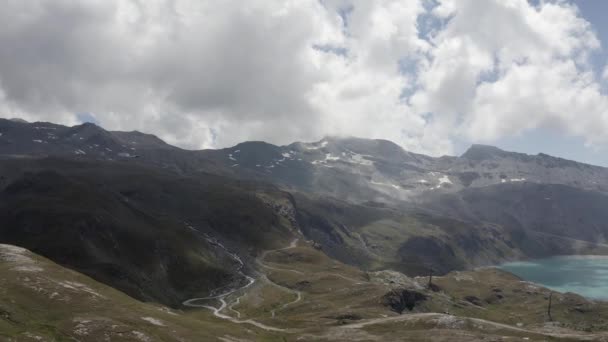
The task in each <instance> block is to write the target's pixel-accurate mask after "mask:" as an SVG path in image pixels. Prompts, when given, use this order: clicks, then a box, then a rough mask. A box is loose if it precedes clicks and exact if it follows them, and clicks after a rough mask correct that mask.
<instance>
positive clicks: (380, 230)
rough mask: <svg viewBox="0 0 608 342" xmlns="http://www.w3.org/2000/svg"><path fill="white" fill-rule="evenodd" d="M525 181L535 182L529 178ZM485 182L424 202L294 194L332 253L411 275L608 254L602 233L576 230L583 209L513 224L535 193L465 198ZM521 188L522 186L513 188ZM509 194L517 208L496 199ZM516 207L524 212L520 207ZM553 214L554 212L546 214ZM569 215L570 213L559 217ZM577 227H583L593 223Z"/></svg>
mask: <svg viewBox="0 0 608 342" xmlns="http://www.w3.org/2000/svg"><path fill="white" fill-rule="evenodd" d="M519 186H520V187H521V188H526V189H528V187H527V186H526V185H524V184H520V185H519ZM499 187H500V186H499ZM501 187H506V185H503V186H501ZM486 189H490V188H479V189H477V188H475V189H469V190H468V191H466V192H459V193H455V194H445V195H441V196H439V195H438V196H437V199H434V200H433V201H429V202H425V204H424V205H423V206H401V207H396V208H395V207H390V206H379V205H378V204H373V203H369V204H353V203H349V202H345V201H339V200H335V199H332V198H310V197H308V196H306V195H303V194H297V195H296V196H295V201H296V205H297V210H298V211H297V213H298V222H299V226H300V228H301V230H302V232H303V233H304V234H305V235H306V236H307V237H309V238H310V239H313V240H314V241H316V242H317V243H318V244H319V245H320V246H321V248H322V249H323V250H324V251H326V253H327V254H329V255H330V256H332V257H334V258H336V259H338V260H341V261H342V262H345V263H348V264H352V265H357V266H358V267H361V268H363V269H366V270H381V269H387V268H388V269H393V270H398V271H400V272H403V273H406V274H410V275H422V274H428V273H429V271H430V270H433V272H434V273H440V274H444V273H447V272H449V271H452V270H462V269H471V268H473V267H478V266H488V265H495V264H497V263H500V262H502V261H505V260H513V259H525V258H530V257H538V256H547V255H556V254H603V255H607V254H608V245H605V244H603V243H602V242H601V241H600V240H597V239H596V240H594V239H589V240H587V241H583V239H582V238H581V237H580V236H579V235H578V234H577V227H578V225H576V222H579V224H587V223H589V224H590V223H591V221H590V219H586V221H578V219H576V218H578V217H581V216H578V215H579V214H578V213H577V212H576V211H568V210H565V208H559V207H555V208H552V207H547V208H545V209H544V210H541V209H539V210H538V212H536V213H535V216H533V217H530V218H529V219H530V220H531V221H532V222H531V221H530V220H529V221H522V224H524V225H522V224H518V225H514V224H513V221H512V220H508V219H505V218H511V216H510V215H518V214H519V215H521V216H524V215H525V213H527V212H528V210H526V208H529V210H532V211H533V210H534V209H535V207H533V206H531V207H527V205H530V203H535V200H537V199H536V198H529V199H528V200H526V201H518V199H519V197H513V196H512V197H511V199H508V198H509V196H508V192H507V193H506V194H505V196H499V194H498V193H493V194H489V195H488V196H487V197H486V198H484V197H478V196H475V195H472V200H474V203H477V204H478V205H479V206H477V207H476V206H475V205H474V203H471V202H469V198H468V197H466V198H465V199H462V198H461V197H460V196H464V195H463V194H469V193H471V194H476V193H477V192H479V191H484V190H486ZM576 191H578V192H579V195H580V196H583V197H582V198H586V200H587V201H594V200H595V199H594V198H590V197H588V192H585V191H581V190H576ZM503 193H504V191H501V192H500V194H503ZM514 194H518V192H517V191H514ZM525 194H526V192H525V191H522V192H521V195H520V196H523V197H525V196H526V195H525ZM596 195H599V196H604V195H601V194H596ZM604 197H605V196H604ZM579 199H580V198H572V199H571V200H572V201H577V200H579ZM509 200H512V202H511V206H510V207H506V208H505V207H502V206H500V205H497V204H496V203H505V202H507V201H509ZM542 201H545V200H544V199H543V200H542ZM602 203H603V202H601V201H598V202H597V203H596V204H595V205H594V206H592V207H591V208H589V210H588V213H589V214H590V215H595V213H594V210H599V209H600V208H601V207H602ZM580 206H584V204H582V203H581V204H580ZM517 207H519V208H520V209H522V210H523V211H522V212H517V211H516V210H515V209H516V208H517ZM503 208H505V209H504V210H503ZM473 210H476V211H475V214H470V215H467V214H466V213H469V212H471V211H473ZM558 211H561V214H560V215H557V212H558ZM584 214H585V212H582V215H584ZM492 215H494V216H492ZM546 215H553V216H554V217H553V218H551V219H545V218H544V217H545V216H546ZM604 215H605V214H603V213H602V214H597V215H595V217H597V218H598V221H597V222H593V224H590V226H589V228H588V229H589V231H595V229H596V228H597V227H599V226H598V225H601V227H603V226H604V225H605V224H604V223H603V222H602V223H601V224H600V223H599V222H600V221H601V220H602V217H603V216H604ZM566 216H568V217H569V220H566V221H564V222H561V223H560V220H561V218H563V217H566ZM545 222H546V224H545ZM535 224H544V226H543V227H544V229H545V231H543V230H538V231H535V230H533V229H532V228H530V227H536V226H535ZM569 224H570V225H569ZM525 225H527V226H525ZM559 227H565V228H569V229H570V232H569V233H568V232H566V231H561V230H560V229H559ZM578 229H579V230H580V231H583V232H584V231H585V229H586V228H580V227H579V228H578ZM550 232H552V233H550ZM547 233H550V234H547Z"/></svg>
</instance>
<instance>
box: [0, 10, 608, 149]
mask: <svg viewBox="0 0 608 342" xmlns="http://www.w3.org/2000/svg"><path fill="white" fill-rule="evenodd" d="M423 20H431V21H432V22H435V23H436V25H435V26H434V27H433V28H432V30H429V31H428V32H421V31H422V30H423V28H422V27H421V21H423ZM0 47H1V48H0V116H4V117H11V116H20V117H24V118H26V119H28V120H51V121H58V122H62V123H67V124H74V123H75V122H76V113H79V112H92V113H94V114H95V117H96V118H97V119H98V120H99V121H100V122H101V124H102V125H103V126H105V127H107V128H109V129H122V130H132V129H138V130H142V131H147V132H153V133H155V134H158V135H159V136H160V137H162V138H164V139H166V140H167V141H169V142H171V143H175V144H179V145H181V146H184V147H190V148H201V147H221V146H227V145H231V144H235V143H237V142H240V141H242V140H248V139H256V140H268V141H271V142H274V143H288V142H291V141H293V140H314V139H318V138H320V137H321V136H323V135H336V134H338V135H356V136H362V137H375V138H387V139H391V140H394V141H395V142H397V143H400V144H401V145H403V146H404V147H405V148H407V149H411V150H415V151H419V152H426V153H432V154H442V153H450V152H452V149H453V146H452V141H453V140H454V139H460V140H462V139H464V140H468V141H476V140H484V141H492V140H495V139H498V138H500V137H504V136H508V135H512V134H519V133H521V132H524V131H526V130H528V129H532V128H536V127H545V126H546V127H553V128H554V129H560V130H563V131H565V132H567V133H569V134H573V135H580V136H584V137H585V138H587V139H588V141H589V142H590V143H594V144H602V143H605V142H606V141H604V139H605V138H603V137H602V132H603V131H605V130H606V129H607V128H608V122H607V120H606V118H605V116H606V115H605V114H604V113H606V109H607V106H608V105H607V103H606V101H607V100H606V97H605V95H604V94H603V93H602V92H601V87H600V85H599V83H598V82H600V81H599V80H596V77H595V76H594V75H593V74H592V72H591V70H590V67H589V65H588V63H587V57H588V55H589V54H590V52H592V51H594V50H596V49H598V48H599V41H598V40H597V38H596V37H595V35H594V34H593V31H592V29H591V27H590V26H589V24H588V23H587V22H586V21H585V20H583V19H582V18H581V17H580V14H579V13H578V11H577V9H576V8H575V7H573V6H571V5H569V4H568V3H566V2H563V1H559V2H542V3H541V4H540V5H538V6H532V5H530V4H528V2H526V1H525V0H505V1H498V0H493V1H491V0H488V1H474V0H442V1H439V2H438V5H437V6H433V2H431V1H430V0H408V1H403V0H365V1H364V0H321V1H317V0H288V1H284V0H265V1H262V0H252V1H246V2H243V1H236V0H226V1H214V0H151V1H145V2H141V1H135V0H131V1H117V0H116V1H114V0H103V1H102V0H89V1H82V2H73V1H68V0H56V1H43V0H31V1H8V2H6V3H5V4H3V6H1V7H0ZM429 113H430V114H429Z"/></svg>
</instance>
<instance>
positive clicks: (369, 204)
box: [0, 119, 608, 341]
mask: <svg viewBox="0 0 608 342" xmlns="http://www.w3.org/2000/svg"><path fill="white" fill-rule="evenodd" d="M606 189H608V169H605V168H602V167H598V166H592V165H587V164H582V163H577V162H574V161H569V160H564V159H561V158H556V157H551V156H548V155H545V154H539V155H527V154H521V153H514V152H508V151H503V150H501V149H499V148H496V147H492V146H485V145H473V146H471V148H470V149H469V150H467V151H466V152H465V153H464V154H463V155H462V156H443V157H439V158H437V157H430V156H425V155H422V154H417V153H412V152H408V151H405V150H403V149H402V148H401V147H400V146H398V145H396V144H394V143H392V142H390V141H386V140H378V139H376V140H374V139H360V138H354V137H325V138H323V139H322V140H320V141H318V142H312V143H304V142H295V143H293V144H290V145H286V146H276V145H272V144H269V143H266V142H243V143H240V144H238V145H236V146H233V147H230V148H224V149H219V150H199V151H190V150H183V149H180V148H177V147H174V146H171V145H169V144H166V143H165V142H163V141H162V140H161V139H159V138H158V137H155V136H153V135H149V134H145V133H140V132H114V131H107V130H104V129H103V128H101V127H99V126H97V125H94V124H82V125H77V126H74V127H66V126H61V125H56V124H52V123H40V122H36V123H27V122H22V121H15V120H4V119H0V222H2V225H0V244H3V245H0V272H3V273H1V274H0V275H1V277H0V284H1V285H2V286H1V287H0V288H2V291H4V292H3V294H4V296H3V298H9V299H6V300H0V330H3V331H4V330H6V331H8V332H9V333H8V334H5V335H2V334H3V333H4V332H3V331H0V337H7V338H10V339H16V340H22V339H24V340H27V339H28V338H30V336H29V335H26V333H34V335H32V336H34V337H31V338H33V339H36V338H38V337H40V338H47V339H50V340H53V339H55V340H62V339H64V340H65V339H68V340H69V339H77V340H91V341H95V340H98V339H99V338H102V337H103V338H105V336H106V335H104V332H108V331H114V330H116V329H118V330H120V331H121V332H120V333H119V332H117V333H116V334H117V335H116V336H114V338H116V339H119V337H120V338H124V339H126V340H129V339H131V340H132V339H139V340H145V341H155V340H186V341H188V340H201V339H202V340H205V339H209V338H211V336H213V337H217V336H220V334H221V335H222V336H224V337H223V340H222V341H237V340H270V341H272V340H276V341H284V340H293V339H291V337H293V336H300V337H302V338H303V339H304V340H338V341H340V340H350V339H356V338H359V337H360V339H364V340H365V339H367V340H383V339H384V340H387V339H388V340H394V339H395V338H401V337H402V336H405V335H407V336H414V337H412V339H413V340H420V339H423V337H424V336H426V331H427V330H428V329H438V331H442V334H443V335H442V336H443V337H444V338H445V339H447V340H450V338H453V336H459V337H458V339H463V340H467V339H468V340H479V339H482V338H488V339H492V338H496V337H497V336H517V337H518V338H521V337H522V336H524V337H527V338H537V339H539V340H544V339H547V338H557V337H564V336H565V335H559V332H555V331H553V330H549V331H548V330H547V329H548V328H547V327H546V326H545V325H543V322H544V319H543V318H542V317H539V315H538V312H544V311H543V310H544V308H545V306H546V302H545V301H546V300H547V298H548V297H547V293H549V292H548V290H546V289H542V288H539V287H531V285H530V284H528V283H526V282H522V281H520V280H519V279H517V278H516V277H514V276H512V275H509V274H506V273H504V272H500V271H497V270H492V269H490V270H488V269H481V270H480V269H477V270H475V269H476V268H477V267H479V266H489V265H495V264H498V263H501V262H503V261H508V260H520V259H528V258H534V257H544V256H552V255H562V254H598V255H608V244H605V242H606V236H608V224H607V223H606V222H608V214H606V213H605V210H604V208H605V207H606V206H607V205H608V194H607V191H606ZM17 246H18V247H17ZM23 248H25V249H27V250H25V249H23ZM28 260H30V261H31V260H33V261H31V262H30V261H28ZM21 261H24V262H25V261H27V262H26V265H21V264H19V262H21ZM15 263H17V264H18V265H17V264H15ZM466 270H470V271H466ZM431 272H432V273H433V274H434V275H435V277H434V278H433V279H435V280H434V281H435V283H433V284H432V286H431V285H428V284H427V282H428V281H429V280H428V279H427V278H426V277H425V276H426V275H428V274H429V273H431ZM116 290H118V291H116ZM93 292H94V293H96V294H97V295H96V294H93ZM55 293H56V294H55ZM125 294H126V295H127V296H125ZM556 296H557V295H556ZM102 297H103V300H102V299H101V298H102ZM557 297H558V298H559V301H558V302H557V304H555V305H556V306H557V307H558V308H559V310H560V311H558V312H556V315H558V317H560V320H561V321H562V322H565V323H564V324H567V325H564V326H562V327H560V329H566V331H567V332H568V334H569V335H567V336H569V337H572V340H579V339H580V338H586V339H587V338H589V339H593V338H596V337H597V336H596V335H594V334H593V333H592V334H590V335H588V336H587V335H585V336H583V335H581V333H580V331H581V330H585V331H592V332H593V331H598V330H602V329H605V327H604V326H605V324H604V323H602V322H603V321H602V320H603V319H604V316H603V315H604V313H605V312H608V311H607V310H606V308H605V306H604V304H603V303H591V302H588V301H586V300H584V299H582V298H580V297H578V296H575V295H570V294H564V295H561V294H560V295H559V296H557ZM10 298H14V299H15V301H11V299H10ZM30 298H31V299H30ZM56 298H60V299H65V300H64V301H63V302H55V300H56ZM66 298H67V299H66ZM146 302H147V303H146ZM67 303H69V305H68V304H67ZM152 303H154V304H152ZM520 303H524V304H520ZM70 306H73V308H70ZM24 307H25V308H27V309H24ZM515 307H516V308H517V311H518V312H521V313H522V315H523V316H524V317H525V320H524V319H522V318H521V317H519V316H518V317H515V316H513V315H512V314H511V312H512V311H513V310H515V309H513V308H515ZM33 308H35V310H34V309H33ZM88 308H93V309H91V310H94V311H95V312H94V314H93V313H87V312H88V311H87V310H88ZM170 308H172V309H170ZM45 310H46V311H45ZM47 311H48V314H46V313H45V312H47ZM155 311H159V313H158V315H154V314H153V313H155ZM445 312H450V313H453V315H447V314H445ZM403 313H409V314H411V315H412V316H409V317H408V316H407V315H401V314H403ZM53 317H57V319H54V318H53ZM142 317H143V318H145V319H143V318H142ZM409 319H412V321H408V320H409ZM486 319H489V320H491V321H486ZM520 320H524V321H525V322H520ZM402 323H403V324H402ZM519 323H521V324H526V327H525V328H522V327H513V326H512V325H514V324H519ZM376 324H377V325H378V326H384V325H388V326H390V329H388V330H382V329H370V330H366V329H364V327H366V326H367V325H376ZM418 324H420V326H423V327H425V328H424V329H421V328H420V326H418ZM245 326H247V327H246V328H245ZM342 326H344V327H343V328H341V327H342ZM518 326H519V325H518ZM115 327H118V328H115ZM233 328H234V329H233ZM446 329H447V330H446ZM488 329H489V330H488ZM497 329H498V330H497ZM199 330H202V331H203V332H200V333H193V331H199ZM169 331H171V332H169ZM204 331H211V332H210V333H209V334H205V333H204ZM560 331H561V330H560ZM397 332H399V333H397ZM372 333H373V335H366V334H372ZM118 334H123V335H118ZM140 334H143V335H140ZM352 334H354V335H352ZM142 336H145V338H144V337H142ZM357 336H358V337H357ZM370 336H373V338H370ZM355 337H356V338H355Z"/></svg>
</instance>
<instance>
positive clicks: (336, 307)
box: [0, 243, 608, 341]
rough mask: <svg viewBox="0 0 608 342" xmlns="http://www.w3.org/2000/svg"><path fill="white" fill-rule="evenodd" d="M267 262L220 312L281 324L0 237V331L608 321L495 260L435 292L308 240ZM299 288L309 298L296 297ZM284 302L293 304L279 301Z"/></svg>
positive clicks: (355, 336) (318, 329)
mask: <svg viewBox="0 0 608 342" xmlns="http://www.w3.org/2000/svg"><path fill="white" fill-rule="evenodd" d="M260 262H261V263H262V264H263V265H266V266H270V267H272V268H273V269H267V268H265V269H267V272H266V273H267V277H268V280H264V279H263V278H260V279H259V280H258V282H256V285H255V286H253V287H252V288H250V289H248V290H247V291H245V292H242V293H238V292H237V293H235V294H234V296H231V297H229V298H227V301H228V302H229V304H232V303H234V301H235V299H236V298H240V299H239V303H237V304H235V305H234V306H233V310H234V311H231V310H228V309H226V310H224V312H223V313H224V314H227V315H230V316H232V317H236V316H237V312H238V313H239V314H240V316H241V317H240V319H241V320H246V319H253V320H255V321H257V322H260V323H264V324H267V325H270V326H273V327H278V328H282V329H286V330H285V331H284V332H269V331H265V330H262V329H259V328H256V327H254V326H252V325H248V324H235V323H231V322H228V321H226V320H220V319H218V318H215V317H213V316H212V315H211V313H210V311H209V310H206V309H188V310H171V309H168V308H167V307H163V306H160V305H157V304H147V303H142V302H139V301H136V300H134V299H132V298H131V297H128V296H126V295H124V294H123V293H121V292H119V291H116V290H114V289H112V288H110V287H108V286H105V285H103V284H100V283H98V282H96V281H94V280H93V279H91V278H89V277H86V276H84V275H82V274H79V273H77V272H74V271H71V270H68V269H65V268H63V267H61V266H59V265H57V264H55V263H53V262H50V261H49V260H48V259H45V258H42V257H39V256H36V255H34V254H32V253H30V252H28V251H26V250H23V249H20V248H16V247H12V246H8V245H0V291H1V296H0V339H2V338H4V339H6V340H9V341H28V340H35V339H36V338H39V339H42V340H47V341H63V340H65V341H70V340H75V339H76V340H79V341H102V340H104V339H109V340H112V341H123V340H124V341H346V340H362V341H386V340H405V341H442V340H443V341H455V340H457V341H475V340H480V339H484V338H485V339H490V340H491V339H496V338H505V337H506V338H507V339H509V338H511V339H513V338H514V339H519V340H521V339H523V338H527V339H529V340H539V341H541V340H554V339H558V337H560V338H559V340H571V341H575V340H581V339H589V340H593V339H599V338H601V337H602V336H601V334H598V333H595V334H588V333H587V332H588V331H590V332H597V331H602V330H605V329H606V322H607V319H608V305H606V304H605V303H601V302H597V303H596V302H590V301H587V300H584V299H583V298H581V297H579V296H575V295H571V294H566V295H563V294H554V296H553V299H554V307H553V316H554V319H555V321H558V323H548V322H547V317H546V313H545V310H546V305H547V299H546V296H547V293H548V292H547V291H548V290H546V289H544V288H541V287H537V286H533V285H531V284H529V283H526V282H521V281H520V280H519V279H517V278H515V277H514V276H512V275H509V274H507V273H505V272H502V271H498V270H494V269H482V270H478V271H472V272H453V273H450V274H448V275H446V276H443V277H436V278H435V280H434V283H435V284H437V285H438V286H439V287H440V291H439V292H433V291H429V290H426V289H424V288H423V286H422V285H424V284H425V283H426V281H427V280H426V279H425V278H420V279H412V278H407V277H405V276H403V275H399V274H397V273H395V272H392V273H391V272H379V273H378V272H374V273H365V272H361V271H359V270H357V269H355V268H353V267H350V266H347V265H344V264H342V263H339V262H337V261H335V260H332V259H330V258H328V257H327V256H326V255H325V254H324V253H322V252H320V251H318V250H315V249H314V248H312V247H311V246H310V245H309V244H308V243H300V244H299V246H298V247H295V248H290V249H285V250H282V251H274V252H270V253H267V254H266V255H264V257H263V260H260ZM294 270H295V271H297V272H294ZM392 289H410V290H415V291H418V292H420V293H423V294H425V295H426V296H427V297H428V299H427V300H425V301H422V302H419V303H418V304H417V305H416V306H415V307H414V309H413V310H412V311H407V310H406V311H405V312H404V314H402V315H399V314H397V313H395V312H393V311H391V310H390V309H389V308H388V307H387V306H385V305H384V304H383V301H382V297H383V296H384V294H386V293H387V292H388V291H390V290H392ZM498 290H499V291H498ZM296 291H299V292H300V293H301V296H302V299H301V300H300V301H298V302H295V303H293V302H294V292H296ZM497 295H500V298H499V296H497ZM473 297H474V298H473ZM287 303H293V304H292V305H288V306H287V307H283V306H284V305H285V304H287ZM209 304H210V305H214V303H209ZM272 310H275V317H272V315H271V314H270V313H271V311H272ZM444 312H449V313H450V314H449V315H447V314H444ZM503 324H504V325H503Z"/></svg>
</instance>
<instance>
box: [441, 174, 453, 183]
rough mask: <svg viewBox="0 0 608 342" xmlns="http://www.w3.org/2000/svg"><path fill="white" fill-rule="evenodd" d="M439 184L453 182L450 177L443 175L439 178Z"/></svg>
mask: <svg viewBox="0 0 608 342" xmlns="http://www.w3.org/2000/svg"><path fill="white" fill-rule="evenodd" d="M439 184H440V185H441V184H452V181H451V180H450V177H448V176H446V175H443V177H441V178H439Z"/></svg>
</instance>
